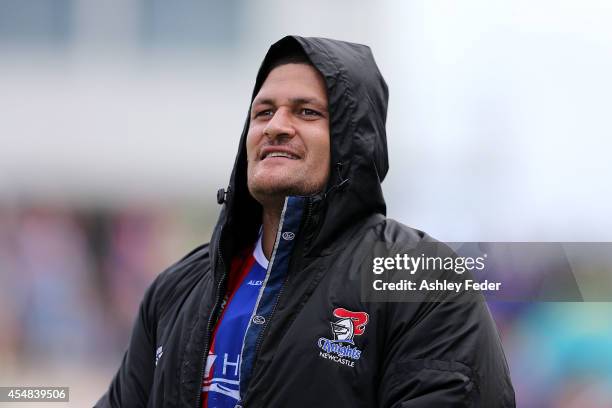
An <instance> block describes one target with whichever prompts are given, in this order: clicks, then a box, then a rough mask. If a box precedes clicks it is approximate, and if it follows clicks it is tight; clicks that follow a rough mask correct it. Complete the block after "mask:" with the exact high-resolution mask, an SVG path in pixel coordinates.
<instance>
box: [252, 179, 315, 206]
mask: <svg viewBox="0 0 612 408" xmlns="http://www.w3.org/2000/svg"><path fill="white" fill-rule="evenodd" d="M249 190H250V192H251V195H252V196H253V197H255V199H256V200H257V201H259V202H260V203H263V202H266V201H276V200H279V199H284V198H285V197H287V196H306V195H311V194H313V192H312V191H311V190H312V189H309V188H307V186H304V185H303V184H298V183H290V182H288V181H286V180H283V181H275V182H273V181H272V180H266V181H265V182H261V183H249Z"/></svg>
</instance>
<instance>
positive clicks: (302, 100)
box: [253, 97, 327, 109]
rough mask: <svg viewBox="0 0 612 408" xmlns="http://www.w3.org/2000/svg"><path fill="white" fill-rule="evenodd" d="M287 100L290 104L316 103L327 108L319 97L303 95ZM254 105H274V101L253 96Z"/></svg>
mask: <svg viewBox="0 0 612 408" xmlns="http://www.w3.org/2000/svg"><path fill="white" fill-rule="evenodd" d="M289 102H290V103H291V104H292V105H307V104H313V105H317V106H319V107H321V108H324V109H327V104H326V103H325V102H323V101H322V100H320V99H317V98H305V97H297V98H290V99H289ZM255 105H275V101H274V99H272V98H261V99H260V98H255V100H254V101H253V106H255Z"/></svg>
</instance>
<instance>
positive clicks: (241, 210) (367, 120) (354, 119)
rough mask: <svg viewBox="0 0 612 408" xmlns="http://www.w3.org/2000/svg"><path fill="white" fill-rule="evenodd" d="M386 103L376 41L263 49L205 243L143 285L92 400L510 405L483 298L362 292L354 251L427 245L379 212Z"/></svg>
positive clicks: (104, 403) (286, 43) (304, 41)
mask: <svg viewBox="0 0 612 408" xmlns="http://www.w3.org/2000/svg"><path fill="white" fill-rule="evenodd" d="M387 97H388V92H387V86H386V84H385V82H384V80H383V78H382V76H381V75H380V73H379V71H378V68H377V67H376V64H375V62H374V59H373V57H372V54H371V52H370V50H369V48H368V47H366V46H363V45H358V44H351V43H346V42H341V41H335V40H329V39H321V38H301V37H296V36H293V37H285V38H283V39H282V40H280V41H279V42H277V43H276V44H274V45H273V46H272V47H271V48H270V50H269V52H268V54H267V55H266V58H265V59H264V62H263V64H262V67H261V68H260V71H259V74H258V76H257V80H256V83H255V89H254V92H253V99H252V105H251V108H250V112H249V117H248V120H247V123H246V125H245V128H244V131H243V134H242V138H241V140H240V145H239V150H238V155H237V158H236V161H235V165H234V170H233V172H232V175H231V180H230V184H229V187H228V189H227V191H223V190H221V191H220V192H219V194H218V199H219V202H220V203H223V204H224V205H223V208H222V211H221V215H220V217H219V221H218V224H217V227H216V228H215V230H214V232H213V236H212V239H211V242H210V244H207V245H203V246H202V247H199V248H197V249H196V250H194V251H193V252H191V253H190V254H188V255H187V256H186V257H185V258H183V259H182V260H181V261H179V262H178V263H177V264H176V265H174V266H172V267H171V268H170V269H169V270H167V271H165V272H164V273H162V274H161V275H160V276H159V277H158V278H157V279H156V280H155V282H154V283H153V284H152V285H151V287H150V288H149V289H148V291H147V293H146V294H145V297H144V300H143V302H142V305H141V308H140V312H139V316H138V318H137V320H136V323H135V326H134V331H133V334H132V338H131V340H130V345H129V348H128V351H127V352H126V354H125V356H124V359H123V362H122V364H121V367H120V369H119V371H118V373H117V375H116V376H115V378H114V379H113V381H112V383H111V386H110V388H109V390H108V392H107V393H106V394H105V395H104V396H103V397H102V399H101V400H100V401H99V402H98V404H97V406H100V407H109V406H111V407H118V406H124V407H138V406H148V407H162V406H163V407H169V406H191V407H201V406H204V407H227V406H236V407H249V408H251V407H393V408H398V407H472V406H478V407H511V406H514V392H513V390H512V385H511V383H510V379H509V376H508V369H507V366H506V362H505V359H504V356H503V351H502V349H501V346H500V341H499V337H498V335H497V332H496V330H495V326H494V323H493V322H492V319H491V316H490V314H489V312H488V309H487V307H486V304H484V303H483V302H467V301H462V302H454V301H453V302H411V303H384V302H362V300H361V299H362V297H361V289H360V283H361V277H360V272H359V271H360V268H361V265H360V263H361V261H362V257H359V256H356V255H358V254H363V253H367V252H369V251H371V249H372V246H373V245H375V244H376V243H379V242H382V243H384V244H386V245H387V246H389V247H394V248H403V247H411V246H413V245H414V244H415V243H419V242H434V241H433V240H432V239H431V238H429V237H428V236H427V235H426V234H424V233H422V232H420V231H416V230H414V229H411V228H408V227H406V226H403V225H401V224H399V223H397V222H395V221H393V220H390V219H387V218H385V216H384V214H385V202H384V199H383V195H382V190H381V184H380V183H381V182H382V180H383V179H384V177H385V175H386V173H387V168H388V164H387V145H386V135H385V120H386V110H387ZM268 260H269V261H268ZM254 288H255V289H254Z"/></svg>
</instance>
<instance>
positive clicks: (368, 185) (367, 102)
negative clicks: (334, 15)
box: [211, 36, 389, 253]
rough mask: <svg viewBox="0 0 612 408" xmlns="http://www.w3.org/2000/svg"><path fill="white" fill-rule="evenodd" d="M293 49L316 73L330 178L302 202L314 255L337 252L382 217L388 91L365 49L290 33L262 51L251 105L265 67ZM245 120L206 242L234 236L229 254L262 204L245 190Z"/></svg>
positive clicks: (256, 220)
mask: <svg viewBox="0 0 612 408" xmlns="http://www.w3.org/2000/svg"><path fill="white" fill-rule="evenodd" d="M296 49H301V50H303V52H304V53H305V55H306V56H307V58H308V59H309V60H310V61H311V63H312V64H313V66H314V67H315V68H316V69H317V70H318V71H319V72H320V73H321V75H322V76H323V79H324V80H325V85H326V88H327V96H328V107H329V126H330V146H331V161H330V166H331V168H330V175H329V180H328V183H327V186H326V187H325V190H324V191H323V192H321V193H320V194H316V195H313V196H310V197H307V202H308V204H307V205H309V206H310V209H309V211H308V213H309V214H310V216H311V218H312V222H311V223H310V224H309V225H310V226H309V229H311V231H309V234H310V235H311V238H312V240H313V241H312V245H311V251H314V252H315V253H319V252H325V250H326V249H328V248H332V247H334V245H333V243H334V241H335V238H336V237H337V236H338V234H340V233H341V232H342V231H343V230H345V229H346V228H347V227H348V226H350V225H352V224H354V223H355V222H356V221H358V220H360V219H362V218H364V217H367V216H368V215H372V214H375V213H379V214H383V215H384V214H386V206H385V201H384V198H383V194H382V189H381V182H382V181H383V179H384V178H385V175H386V174H387V170H388V168H389V162H388V155H387V138H386V131H385V122H386V116H387V101H388V96H389V94H388V88H387V85H386V83H385V81H384V79H383V77H382V75H381V74H380V72H379V70H378V67H377V66H376V63H375V61H374V57H373V56H372V52H371V51H370V48H369V47H367V46H365V45H361V44H354V43H349V42H344V41H338V40H332V39H327V38H310V37H298V36H287V37H284V38H283V39H281V40H280V41H278V42H276V43H275V44H273V45H272V46H271V47H270V49H269V51H268V53H267V54H266V57H265V58H264V61H263V63H262V65H261V67H260V69H259V73H258V75H257V79H256V82H255V88H254V90H253V94H252V96H251V102H252V101H253V99H254V98H255V96H256V95H257V93H258V92H259V89H260V88H261V86H262V84H263V82H264V81H265V79H266V76H267V74H268V71H269V69H268V67H269V65H270V63H271V62H272V61H274V60H276V59H277V58H278V57H279V56H282V55H285V54H287V53H291V52H292V51H294V50H296ZM249 118H250V112H249V114H248V115H247V120H246V123H245V126H244V129H243V131H242V136H241V138H240V143H239V147H238V154H237V156H236V161H235V163H234V169H233V171H232V175H231V179H230V183H229V187H228V189H227V191H226V192H225V195H223V192H222V191H220V193H221V194H219V201H220V202H221V203H222V202H224V201H225V205H224V207H223V209H222V211H221V215H220V217H219V221H218V224H217V227H216V228H215V232H214V233H213V239H212V242H211V243H212V245H213V246H215V243H216V242H218V241H219V240H220V238H221V237H225V236H230V235H231V236H232V237H233V239H232V240H231V241H233V242H232V248H227V250H228V252H233V251H234V250H237V249H238V248H240V247H242V246H244V245H249V244H251V243H252V242H253V241H254V239H255V238H256V236H257V233H258V230H259V225H260V224H261V211H262V210H261V205H260V204H259V203H258V202H257V201H255V199H254V198H253V197H252V196H251V194H250V193H249V190H248V187H247V154H246V136H247V133H248V129H249ZM226 234H228V235H226ZM222 245H223V244H222ZM225 250H226V249H225V248H224V251H225ZM226 253H227V252H226Z"/></svg>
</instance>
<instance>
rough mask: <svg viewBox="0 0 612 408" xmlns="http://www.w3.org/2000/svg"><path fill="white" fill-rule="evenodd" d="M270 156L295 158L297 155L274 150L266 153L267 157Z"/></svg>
mask: <svg viewBox="0 0 612 408" xmlns="http://www.w3.org/2000/svg"><path fill="white" fill-rule="evenodd" d="M268 157H286V158H288V159H295V158H296V157H295V156H293V155H291V154H289V153H284V152H272V153H269V154H267V155H266V158H268Z"/></svg>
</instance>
